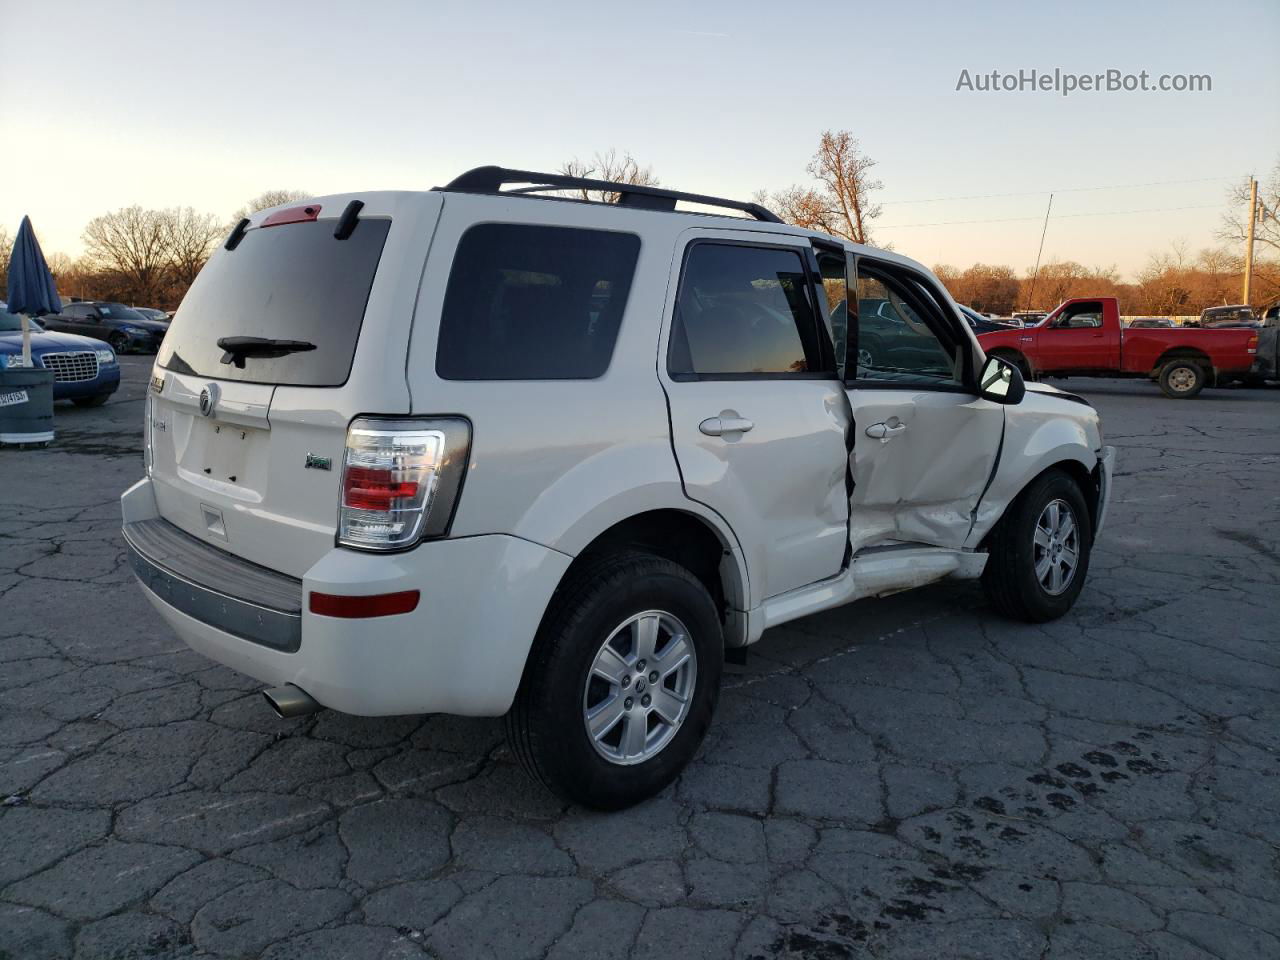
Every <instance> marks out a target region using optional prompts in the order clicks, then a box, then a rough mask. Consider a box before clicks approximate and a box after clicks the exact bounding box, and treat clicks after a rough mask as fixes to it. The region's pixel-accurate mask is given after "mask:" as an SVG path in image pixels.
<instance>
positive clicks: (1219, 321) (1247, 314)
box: [1200, 303, 1259, 327]
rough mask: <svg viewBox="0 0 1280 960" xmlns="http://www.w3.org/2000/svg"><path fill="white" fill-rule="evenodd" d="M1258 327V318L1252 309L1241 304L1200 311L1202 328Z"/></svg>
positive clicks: (1207, 308)
mask: <svg viewBox="0 0 1280 960" xmlns="http://www.w3.org/2000/svg"><path fill="white" fill-rule="evenodd" d="M1258 325H1259V324H1258V317H1257V316H1256V315H1255V314H1254V312H1253V308H1252V307H1250V306H1248V305H1247V304H1243V303H1238V304H1235V305H1233V306H1226V307H1206V308H1205V309H1204V310H1201V311H1200V326H1202V327H1256V326H1258Z"/></svg>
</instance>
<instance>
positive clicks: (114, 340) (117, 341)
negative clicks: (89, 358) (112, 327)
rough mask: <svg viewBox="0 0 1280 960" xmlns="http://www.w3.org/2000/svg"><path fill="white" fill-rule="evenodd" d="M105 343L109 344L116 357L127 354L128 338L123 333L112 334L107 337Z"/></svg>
mask: <svg viewBox="0 0 1280 960" xmlns="http://www.w3.org/2000/svg"><path fill="white" fill-rule="evenodd" d="M107 343H109V344H111V349H112V350H114V351H115V352H116V354H117V355H119V354H122V353H128V352H129V338H128V337H126V336H125V335H124V334H123V333H113V334H111V335H110V336H108V337H107Z"/></svg>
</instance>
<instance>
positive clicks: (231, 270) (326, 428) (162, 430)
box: [146, 193, 441, 577]
mask: <svg viewBox="0 0 1280 960" xmlns="http://www.w3.org/2000/svg"><path fill="white" fill-rule="evenodd" d="M353 200H359V201H361V202H362V203H363V206H362V207H361V208H360V209H359V211H358V219H357V221H356V225H355V228H354V229H353V230H351V232H350V234H349V235H347V236H345V237H339V236H335V228H336V227H337V226H338V223H339V219H340V217H341V216H342V215H343V213H344V211H346V210H347V209H348V205H349V204H350V203H351V201H353ZM440 205H441V200H440V197H439V195H438V194H428V193H373V194H359V195H356V196H350V197H346V196H341V197H321V198H318V199H316V200H314V201H311V202H309V203H307V204H304V205H301V206H297V207H290V208H287V209H286V210H280V209H276V210H267V211H263V212H262V213H259V214H255V215H254V217H253V222H252V223H251V224H250V225H249V226H248V228H247V230H245V231H244V233H243V236H242V237H241V238H240V239H239V241H238V242H236V243H234V244H233V248H232V249H227V248H226V246H223V247H220V248H219V249H218V250H217V251H216V252H215V254H214V255H213V257H212V258H211V259H210V261H209V263H208V265H207V266H206V267H205V268H204V270H202V271H201V273H200V275H199V277H197V279H196V282H195V283H194V284H193V285H192V287H191V289H190V291H189V292H188V293H187V296H186V298H185V299H184V300H183V302H182V306H181V307H180V308H179V309H178V312H177V315H176V316H175V317H174V320H173V322H172V324H171V325H170V327H169V330H168V333H167V336H166V337H165V340H164V345H163V347H162V349H161V350H160V352H159V354H158V355H157V358H156V367H155V370H154V373H153V377H152V382H151V389H150V390H149V391H148V400H147V425H146V440H147V445H148V453H147V456H148V461H149V465H150V466H149V470H150V476H151V479H152V482H153V485H154V488H155V494H156V502H157V505H158V507H159V510H160V515H161V516H162V517H164V518H165V519H166V520H168V521H169V522H170V523H173V524H174V525H176V526H178V527H180V528H181V529H183V530H185V531H186V532H187V533H190V534H191V535H193V536H195V537H198V538H200V539H201V540H204V541H206V542H208V543H210V544H212V545H214V546H217V547H219V548H221V549H223V550H226V551H228V552H230V553H232V554H235V555H237V556H240V557H243V558H244V559H246V560H250V561H252V562H254V563H257V564H261V565H262V566H265V567H268V568H270V569H272V570H278V571H280V572H282V573H286V574H289V575H290V576H294V577H301V576H302V575H303V574H304V573H305V572H306V571H307V570H308V569H309V568H310V567H311V566H312V565H313V564H314V563H315V562H316V561H317V560H318V559H319V558H320V557H321V556H322V555H323V554H324V553H325V552H326V551H328V550H330V549H332V547H333V546H334V542H335V539H334V536H335V528H336V525H337V512H338V497H339V485H340V479H341V470H342V454H343V449H344V446H345V441H346V430H347V424H348V423H349V422H350V421H351V419H352V418H353V417H355V416H356V415H358V414H369V413H374V414H379V413H381V414H403V413H407V412H408V411H409V409H410V395H409V387H408V383H407V381H406V374H405V366H406V359H405V358H406V356H407V353H408V348H409V337H410V332H411V329H410V328H411V322H412V316H413V305H414V301H415V298H416V295H417V289H418V282H419V279H420V277H421V275H422V269H423V264H424V262H425V260H426V256H427V249H428V246H429V243H430V238H431V234H432V231H433V229H434V226H435V222H436V219H437V217H438V215H439V210H440ZM338 232H339V233H340V232H341V231H338ZM228 338H259V340H258V341H249V342H247V343H246V342H245V341H243V340H241V341H232V345H231V347H230V348H228V346H227V343H226V340H227V339H228ZM220 339H221V340H224V345H223V346H219V345H218V341H219V340H220ZM264 341H265V342H264Z"/></svg>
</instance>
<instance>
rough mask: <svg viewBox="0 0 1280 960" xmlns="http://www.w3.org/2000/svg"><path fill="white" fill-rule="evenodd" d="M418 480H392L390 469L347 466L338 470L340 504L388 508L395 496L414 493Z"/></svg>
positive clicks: (369, 508) (361, 508)
mask: <svg viewBox="0 0 1280 960" xmlns="http://www.w3.org/2000/svg"><path fill="white" fill-rule="evenodd" d="M417 495H418V484H417V483H415V482H414V481H411V480H396V479H395V472H394V471H393V470H388V469H381V468H378V467H355V466H349V467H347V469H346V470H345V471H344V472H343V474H342V505H343V506H344V507H352V508H353V509H356V510H390V509H391V508H392V507H393V506H394V505H395V502H396V500H397V499H399V498H402V497H416V496H417Z"/></svg>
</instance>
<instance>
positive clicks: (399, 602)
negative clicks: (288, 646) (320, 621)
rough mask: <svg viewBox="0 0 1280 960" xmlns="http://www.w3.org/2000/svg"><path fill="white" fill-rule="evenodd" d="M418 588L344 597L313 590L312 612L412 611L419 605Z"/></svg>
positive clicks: (372, 613) (389, 613) (353, 615)
mask: <svg viewBox="0 0 1280 960" xmlns="http://www.w3.org/2000/svg"><path fill="white" fill-rule="evenodd" d="M419 596H420V594H419V592H418V591H417V590H401V591H400V592H399V593H375V594H373V595H372V596H364V597H344V596H342V595H340V594H336V593H316V592H315V591H314V590H313V591H312V592H311V612H312V613H318V614H319V615H320V616H322V617H342V618H344V619H356V618H360V617H390V616H393V615H394V614H397V613H411V612H412V611H414V610H415V609H417V606H418V597H419Z"/></svg>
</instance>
